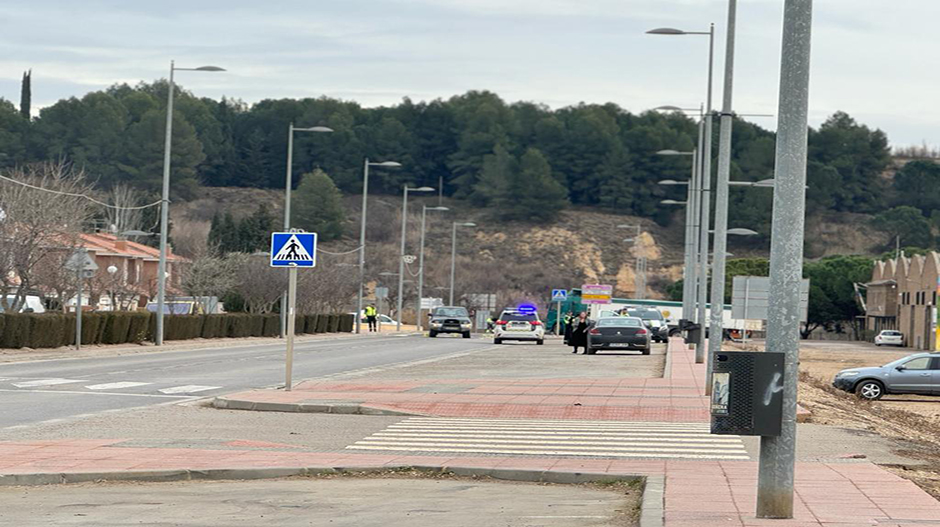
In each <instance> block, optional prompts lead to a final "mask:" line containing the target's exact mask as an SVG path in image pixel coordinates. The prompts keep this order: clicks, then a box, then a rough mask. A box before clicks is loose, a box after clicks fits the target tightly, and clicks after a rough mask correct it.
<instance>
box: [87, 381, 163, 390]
mask: <svg viewBox="0 0 940 527" xmlns="http://www.w3.org/2000/svg"><path fill="white" fill-rule="evenodd" d="M149 384H150V383H149V382H130V381H125V382H109V383H105V384H92V385H91V386H86V387H85V388H88V389H89V390H122V389H124V388H135V387H137V386H147V385H149Z"/></svg>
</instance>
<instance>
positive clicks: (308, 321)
mask: <svg viewBox="0 0 940 527" xmlns="http://www.w3.org/2000/svg"><path fill="white" fill-rule="evenodd" d="M316 332H317V315H306V316H304V333H316Z"/></svg>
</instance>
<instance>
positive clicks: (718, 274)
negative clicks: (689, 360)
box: [705, 0, 737, 394]
mask: <svg viewBox="0 0 940 527" xmlns="http://www.w3.org/2000/svg"><path fill="white" fill-rule="evenodd" d="M736 18H737V0H728V33H727V36H726V37H725V84H724V90H723V92H722V104H721V128H720V131H719V134H718V137H719V138H718V179H717V182H716V190H717V194H716V197H715V242H714V245H713V248H712V293H711V299H712V310H711V317H710V321H709V329H708V334H709V336H708V357H707V363H706V367H705V372H706V373H705V386H706V387H711V385H712V369H713V367H714V364H713V362H714V360H713V358H714V356H715V353H718V352H719V351H721V342H722V333H723V329H724V328H723V327H722V322H723V320H722V318H723V317H724V305H725V254H726V252H727V249H728V181H729V179H730V175H731V126H732V124H733V122H734V121H733V119H732V113H731V112H732V109H731V100H732V91H733V90H732V88H733V85H734V31H735V20H736ZM716 305H717V306H718V309H715V306H716ZM705 393H707V394H708V393H711V391H710V390H708V389H707V390H706V392H705Z"/></svg>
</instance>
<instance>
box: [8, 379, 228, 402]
mask: <svg viewBox="0 0 940 527" xmlns="http://www.w3.org/2000/svg"><path fill="white" fill-rule="evenodd" d="M4 385H5V386H4ZM11 387H12V388H11ZM13 388H15V389H13ZM222 388H223V387H222V386H208V385H201V384H183V385H173V383H166V382H163V383H155V382H140V381H114V382H104V383H102V382H97V383H96V382H94V381H92V380H88V379H61V378H48V379H38V378H10V377H6V378H2V379H0V391H7V392H9V391H44V392H55V391H62V392H63V393H66V392H67V393H70V394H74V393H81V392H84V391H86V390H87V393H96V394H104V395H133V396H148V395H149V396H153V397H191V396H193V395H195V394H201V393H202V392H207V391H210V390H220V389H222Z"/></svg>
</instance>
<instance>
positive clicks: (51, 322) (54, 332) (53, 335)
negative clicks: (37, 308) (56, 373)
mask: <svg viewBox="0 0 940 527" xmlns="http://www.w3.org/2000/svg"><path fill="white" fill-rule="evenodd" d="M24 316H25V318H26V319H27V321H28V322H29V339H28V346H29V347H30V348H58V347H60V346H64V345H65V343H66V342H65V335H66V330H65V325H66V322H67V318H66V317H65V316H63V315H57V314H55V315H54V314H41V315H35V314H31V315H24Z"/></svg>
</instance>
